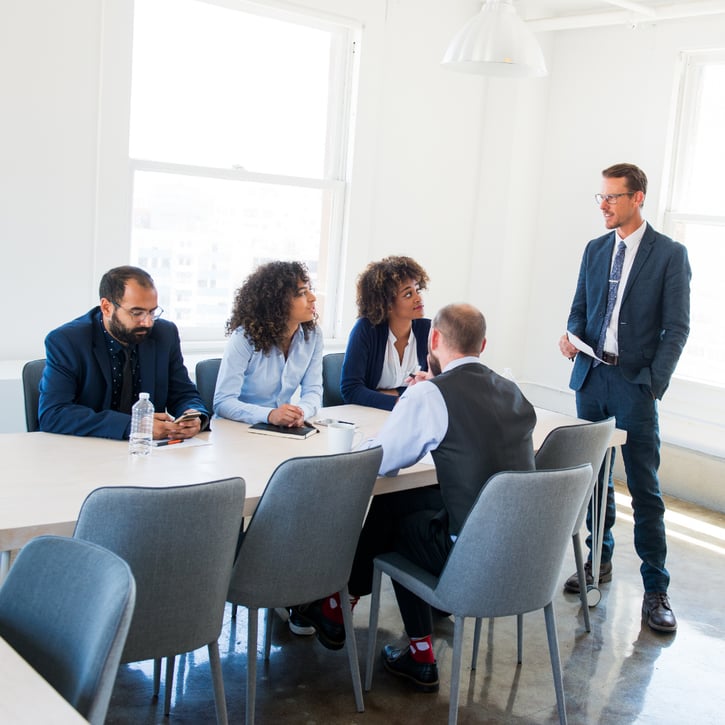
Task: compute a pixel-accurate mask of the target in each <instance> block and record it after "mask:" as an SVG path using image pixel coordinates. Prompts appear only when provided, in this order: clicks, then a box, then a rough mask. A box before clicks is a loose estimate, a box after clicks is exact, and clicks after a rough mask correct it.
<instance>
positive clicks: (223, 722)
mask: <svg viewBox="0 0 725 725" xmlns="http://www.w3.org/2000/svg"><path fill="white" fill-rule="evenodd" d="M207 649H208V650H209V665H210V667H211V679H212V682H213V684H214V705H215V706H216V721H217V723H218V725H227V724H228V722H229V720H228V718H227V698H226V696H225V694H224V677H223V675H222V662H221V659H220V658H219V642H217V641H216V640H214V641H213V642H209V644H208V645H207Z"/></svg>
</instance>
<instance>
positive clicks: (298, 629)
mask: <svg viewBox="0 0 725 725" xmlns="http://www.w3.org/2000/svg"><path fill="white" fill-rule="evenodd" d="M287 624H288V625H289V630H290V632H292V634H296V635H297V636H298V637H311V636H312V635H313V634H316V633H317V630H316V629H315V628H314V627H313V626H312V625H311V624H305V623H304V622H303V621H302V620H301V619H300V617H299V614H297V608H296V607H292V609H290V610H289V619H288V620H287Z"/></svg>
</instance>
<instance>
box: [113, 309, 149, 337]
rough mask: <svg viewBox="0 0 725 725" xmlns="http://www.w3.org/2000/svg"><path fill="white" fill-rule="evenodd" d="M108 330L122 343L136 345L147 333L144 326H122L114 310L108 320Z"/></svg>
mask: <svg viewBox="0 0 725 725" xmlns="http://www.w3.org/2000/svg"><path fill="white" fill-rule="evenodd" d="M108 331H109V332H110V333H111V335H112V336H113V337H114V338H115V339H116V340H118V341H119V342H120V343H121V344H122V345H138V343H139V342H142V341H143V340H145V339H146V336H147V335H148V328H146V327H135V328H134V329H132V330H129V329H128V328H127V327H124V326H123V325H122V324H121V322H119V320H118V318H117V317H116V311H115V310H114V311H113V314H112V315H111V319H110V320H109V321H108Z"/></svg>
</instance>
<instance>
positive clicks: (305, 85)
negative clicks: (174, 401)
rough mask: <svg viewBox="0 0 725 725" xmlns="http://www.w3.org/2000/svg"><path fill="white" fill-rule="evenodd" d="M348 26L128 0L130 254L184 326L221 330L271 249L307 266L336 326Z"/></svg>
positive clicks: (191, 335)
mask: <svg viewBox="0 0 725 725" xmlns="http://www.w3.org/2000/svg"><path fill="white" fill-rule="evenodd" d="M353 35H354V33H353V29H352V28H348V27H345V26H343V25H341V24H335V23H332V22H330V21H327V20H321V19H318V18H311V17H305V16H301V15H297V14H294V15H293V14H291V13H288V12H286V11H285V12H282V11H280V10H276V9H274V8H272V7H269V8H265V7H263V6H260V5H251V4H246V3H243V2H234V1H233V0H227V1H226V2H222V0H219V2H209V1H206V0H143V2H136V3H135V13H134V33H133V70H132V84H131V120H130V132H129V159H130V168H131V174H132V177H133V178H132V183H133V192H132V227H131V262H132V263H134V264H138V265H139V266H141V267H144V268H146V269H148V270H149V271H150V272H151V274H152V275H153V277H154V280H155V282H156V285H157V288H158V290H159V295H160V299H162V300H163V301H164V302H163V304H164V307H165V309H166V314H167V315H168V317H169V318H170V319H172V320H174V321H175V322H176V323H177V324H179V326H180V327H182V328H183V334H184V337H185V338H186V339H197V340H199V339H214V338H219V337H220V335H221V334H222V332H223V329H224V323H225V321H226V320H227V318H228V317H229V314H230V311H231V305H232V299H233V295H234V291H235V289H236V288H237V287H239V286H240V285H241V283H242V282H243V281H244V279H245V278H246V276H247V275H248V274H250V273H251V272H252V271H253V270H254V268H255V267H256V266H257V265H258V264H260V263H263V262H266V261H268V260H272V259H296V260H300V261H303V262H304V263H305V264H306V265H307V266H308V268H309V270H310V274H311V277H312V282H313V284H314V286H315V288H316V291H317V294H318V312H319V314H320V319H321V322H322V323H323V327H324V331H325V334H326V335H328V336H331V335H332V333H333V329H332V328H333V321H334V318H335V309H336V300H335V299H334V295H335V293H336V286H337V285H336V282H337V280H338V279H339V278H340V270H339V265H340V259H341V248H342V243H343V229H344V205H345V197H346V191H347V184H346V179H347V178H348V169H347V153H346V150H347V144H348V139H349V135H350V133H349V126H350V119H351V115H352V114H351V111H350V109H351V96H352V92H351V91H352V76H353V64H352V58H353V50H354V39H353ZM326 311H327V314H326Z"/></svg>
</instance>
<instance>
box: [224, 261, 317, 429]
mask: <svg viewBox="0 0 725 725" xmlns="http://www.w3.org/2000/svg"><path fill="white" fill-rule="evenodd" d="M316 299H317V298H316V297H315V295H314V293H313V291H312V287H311V286H310V277H309V273H308V271H307V268H306V267H305V266H304V264H301V263H300V262H269V263H268V264H264V265H262V266H261V267H259V268H258V269H257V270H256V271H255V272H253V273H252V274H251V275H250V276H249V277H248V278H247V280H246V281H245V282H244V284H243V285H242V286H241V287H240V288H239V289H238V290H237V292H236V295H235V298H234V307H233V309H232V315H231V317H230V318H229V320H228V321H227V326H226V331H227V335H229V342H228V343H227V348H226V350H225V351H224V356H223V358H222V362H221V366H220V368H219V376H218V378H217V384H216V392H215V393H214V413H215V414H216V415H218V416H220V417H222V418H229V419H230V420H238V421H242V422H244V423H273V424H274V425H283V426H288V427H290V428H291V427H296V426H301V425H303V423H304V421H305V419H306V418H309V417H311V416H313V415H314V414H315V413H316V412H317V409H318V408H319V407H320V405H321V402H322V345H323V338H322V331H321V330H320V328H319V327H318V325H317V312H316V310H315V300H316ZM298 388H299V389H300V395H299V401H298V402H297V404H292V403H291V400H292V397H293V395H294V394H295V393H296V391H297V389H298Z"/></svg>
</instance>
